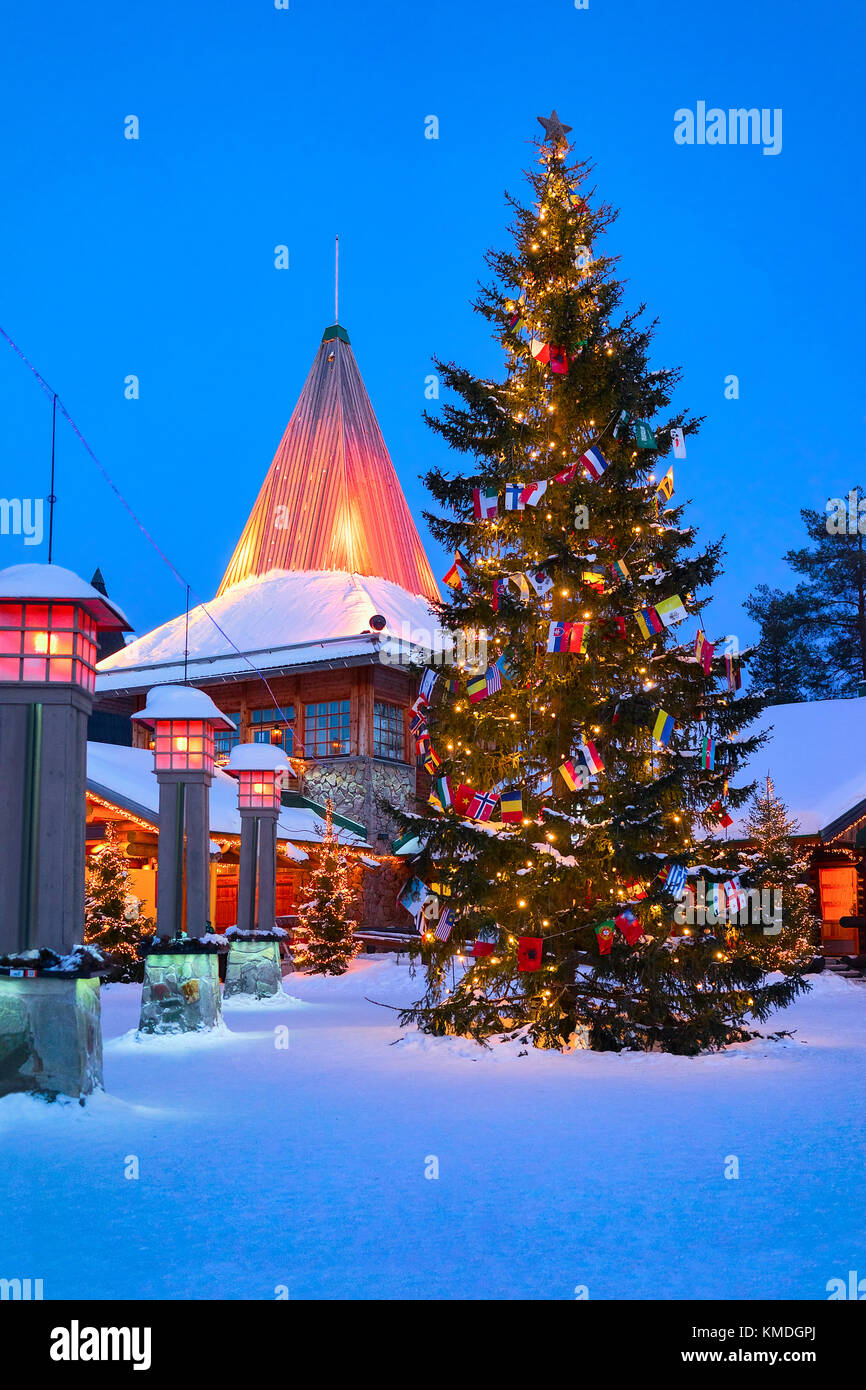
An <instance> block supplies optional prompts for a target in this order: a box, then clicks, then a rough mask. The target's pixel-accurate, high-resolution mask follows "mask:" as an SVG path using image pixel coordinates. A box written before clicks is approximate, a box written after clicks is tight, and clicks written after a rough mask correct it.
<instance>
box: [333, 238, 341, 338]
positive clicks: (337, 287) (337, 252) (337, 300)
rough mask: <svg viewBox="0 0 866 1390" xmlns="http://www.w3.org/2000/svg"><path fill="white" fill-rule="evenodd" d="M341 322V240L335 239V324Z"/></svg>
mask: <svg viewBox="0 0 866 1390" xmlns="http://www.w3.org/2000/svg"><path fill="white" fill-rule="evenodd" d="M339 322H340V238H339V236H335V237H334V323H339Z"/></svg>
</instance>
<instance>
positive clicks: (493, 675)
mask: <svg viewBox="0 0 866 1390" xmlns="http://www.w3.org/2000/svg"><path fill="white" fill-rule="evenodd" d="M484 679H485V681H486V682H487V694H488V695H495V694H496V692H497V690H501V689H502V672H501V671H500V669H499V667H498V666H488V667H487V670H486V671H485V672H484Z"/></svg>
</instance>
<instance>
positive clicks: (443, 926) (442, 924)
mask: <svg viewBox="0 0 866 1390" xmlns="http://www.w3.org/2000/svg"><path fill="white" fill-rule="evenodd" d="M455 921H456V913H455V911H454V908H453V907H443V909H442V912H441V914H440V916H439V921H438V922H437V923H436V928H435V930H434V932H433V935H434V936H435V938H436V940H437V941H447V940H448V938H449V936H450V935H451V933H452V931H453V930H454V923H455Z"/></svg>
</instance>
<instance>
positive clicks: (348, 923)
mask: <svg viewBox="0 0 866 1390" xmlns="http://www.w3.org/2000/svg"><path fill="white" fill-rule="evenodd" d="M325 817H326V818H325V833H324V836H323V838H322V844H321V848H320V850H319V853H318V855H317V858H316V863H315V866H314V868H313V870H312V872H311V874H310V878H309V881H308V883H307V884H306V885H305V888H304V898H303V900H302V901H301V902H299V904H298V917H299V919H300V921H299V926H298V927H297V929H296V932H295V940H296V943H297V944H296V946H295V951H294V960H295V965H296V966H298V967H299V968H300V969H301V970H309V971H310V972H311V973H312V974H314V975H344V974H345V973H346V971H347V969H348V968H349V962H350V961H351V960H352V959H353V958H354V957H355V956H356V955H357V954H358V952H359V951H360V949H361V943H360V942H356V941H355V940H354V939H353V933H354V931H355V929H356V927H357V925H358V924H357V922H356V921H355V920H354V919H353V918H351V917H350V916H349V913H350V911H351V909H352V902H353V898H354V894H353V892H352V890H351V888H350V886H349V856H348V855H347V853H346V851H345V849H344V848H343V846H342V845H341V844H340V842H339V840H338V839H337V836H336V834H335V833H334V825H333V819H332V806H331V802H330V801H328V802H327V804H326V808H325Z"/></svg>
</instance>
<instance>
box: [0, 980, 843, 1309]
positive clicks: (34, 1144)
mask: <svg viewBox="0 0 866 1390" xmlns="http://www.w3.org/2000/svg"><path fill="white" fill-rule="evenodd" d="M812 978H813V983H814V988H813V991H812V993H811V994H809V995H807V996H805V997H804V998H802V999H801V1000H800V1001H798V1002H797V1003H796V1004H795V1005H794V1006H793V1007H792V1008H791V1009H789V1010H787V1011H786V1012H785V1013H784V1014H782V1015H777V1016H776V1023H775V1026H777V1027H786V1028H791V1029H796V1030H797V1032H796V1036H795V1037H794V1038H793V1039H790V1038H789V1039H785V1040H783V1041H780V1042H767V1043H762V1042H759V1043H754V1044H751V1045H748V1046H742V1047H734V1048H732V1049H730V1050H729V1051H728V1052H726V1053H725V1054H722V1055H716V1056H709V1057H703V1058H698V1059H689V1058H677V1057H667V1056H662V1055H651V1056H630V1055H620V1056H615V1055H598V1054H594V1053H585V1052H584V1053H572V1054H570V1055H561V1054H553V1053H540V1052H536V1051H530V1052H529V1054H528V1055H525V1056H520V1055H518V1054H519V1051H520V1049H519V1047H517V1046H515V1045H508V1046H507V1047H502V1048H498V1049H496V1050H494V1051H491V1052H485V1051H483V1050H481V1049H479V1048H477V1047H475V1046H474V1045H471V1044H469V1043H466V1042H463V1041H462V1040H458V1039H453V1038H444V1039H431V1038H427V1037H424V1036H422V1035H420V1034H418V1033H415V1032H412V1031H410V1032H408V1033H403V1032H401V1031H400V1030H399V1028H398V1027H397V1024H396V1016H395V1014H393V1013H392V1012H390V1011H389V1010H387V1009H383V1008H379V1007H377V1006H376V1005H374V1004H372V1003H369V1002H367V1000H366V999H365V996H369V997H370V998H371V999H376V1000H378V1001H380V1002H381V1003H384V1004H392V1005H393V1004H400V1003H402V1002H404V1001H409V1000H410V999H412V998H413V997H415V995H416V994H417V992H418V985H417V981H412V980H411V979H410V978H409V975H408V970H407V968H406V966H405V964H398V963H396V962H395V960H394V959H393V958H392V957H385V956H378V957H363V956H362V957H360V958H359V959H358V961H357V962H356V963H355V964H354V966H353V969H352V970H351V972H350V974H348V975H346V976H344V977H343V978H341V979H336V980H334V979H321V978H310V977H305V976H301V975H294V976H291V977H289V979H287V980H286V981H285V982H284V983H285V986H286V989H287V991H288V994H287V996H286V998H285V1000H283V1001H280V1002H278V1003H276V1004H271V1005H268V1006H260V1007H255V1006H250V1005H249V1004H247V1005H239V1004H235V1003H233V1002H232V1001H230V1002H229V1005H228V1006H227V1008H226V1012H225V1017H226V1023H227V1030H226V1031H225V1032H224V1033H222V1034H220V1035H210V1036H206V1037H187V1038H181V1039H158V1038H147V1039H145V1040H143V1041H141V1042H138V1041H136V1040H135V1038H134V1035H133V1033H132V1031H131V1030H133V1029H134V1027H135V1024H136V1022H137V1016H138V995H139V990H138V988H137V987H135V986H113V987H111V988H110V989H108V990H107V991H106V992H105V994H104V1005H103V1008H104V1025H105V1038H106V1048H105V1080H106V1086H107V1088H108V1090H107V1094H105V1095H100V1096H97V1097H95V1098H94V1099H93V1100H91V1101H90V1102H89V1103H88V1104H87V1106H86V1107H83V1108H82V1107H79V1106H78V1105H76V1104H71V1103H68V1104H67V1103H60V1104H56V1105H53V1106H49V1105H46V1104H45V1103H44V1102H42V1101H39V1100H37V1099H34V1098H32V1097H28V1096H11V1097H7V1098H6V1099H4V1100H2V1101H0V1191H2V1194H3V1198H2V1222H0V1276H3V1277H7V1278H11V1277H15V1276H18V1277H30V1278H42V1279H43V1280H44V1290H45V1297H46V1298H81V1299H88V1298H91V1299H107V1298H123V1299H139V1298H141V1299H150V1298H160V1299H162V1298H168V1299H180V1298H193V1299H208V1298H230V1299H262V1298H263V1299H271V1298H274V1297H275V1296H276V1293H275V1291H276V1290H277V1289H278V1288H279V1287H280V1286H285V1287H286V1288H287V1289H288V1293H289V1297H290V1298H293V1299H299V1298H344V1299H345V1298H347V1299H364V1298H399V1297H405V1298H412V1299H435V1298H446V1299H450V1298H473V1299H515V1298H532V1299H571V1298H574V1297H575V1289H576V1288H577V1286H580V1285H585V1286H587V1288H588V1291H589V1297H590V1298H591V1299H608V1298H623V1297H625V1298H654V1297H656V1298H657V1297H661V1298H672V1299H676V1298H741V1299H742V1298H746V1299H748V1298H757V1297H762V1298H776V1299H785V1298H795V1297H801V1298H809V1299H826V1297H827V1293H826V1284H827V1281H828V1279H831V1278H833V1277H835V1276H841V1277H842V1278H844V1279H846V1280H847V1276H848V1271H849V1270H851V1269H857V1270H859V1271H860V1273H861V1275H862V1274H866V1229H864V1227H866V1223H864V1217H863V1203H862V1200H861V1195H860V1187H861V1183H862V1176H863V1171H864V1148H866V1140H864V1131H863V1097H864V1094H866V985H857V984H854V983H850V982H848V981H845V980H841V979H835V978H832V977H830V976H818V977H812ZM286 1026H287V1027H288V1038H289V1045H288V1048H287V1049H286V1048H283V1047H279V1046H277V1045H276V1044H277V1043H278V1042H279V1041H280V1040H281V1038H283V1037H284V1036H285V1034H284V1033H283V1032H282V1031H281V1030H282V1029H284V1028H285V1027H286ZM769 1026H770V1027H772V1026H774V1025H773V1024H772V1023H771V1025H769ZM732 1155H733V1156H736V1158H737V1159H738V1161H739V1178H737V1179H728V1178H726V1177H725V1176H724V1173H725V1167H726V1162H728V1160H729V1156H732ZM133 1157H135V1158H137V1160H138V1165H139V1173H140V1176H139V1177H138V1178H137V1179H134V1178H127V1177H125V1176H124V1172H125V1170H131V1169H132V1167H133V1165H132V1161H131V1160H132V1158H133ZM432 1157H435V1158H436V1159H437V1160H438V1173H439V1176H438V1178H430V1177H425V1170H426V1171H428V1172H429V1171H431V1170H432V1168H433V1164H432V1162H431V1158H432ZM729 1166H730V1165H729Z"/></svg>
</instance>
